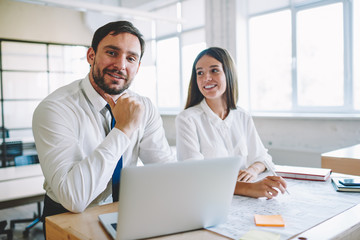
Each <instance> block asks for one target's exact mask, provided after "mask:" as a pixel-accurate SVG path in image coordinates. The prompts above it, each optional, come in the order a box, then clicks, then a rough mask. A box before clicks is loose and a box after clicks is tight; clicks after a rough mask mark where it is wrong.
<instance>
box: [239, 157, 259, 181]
mask: <svg viewBox="0 0 360 240" xmlns="http://www.w3.org/2000/svg"><path fill="white" fill-rule="evenodd" d="M265 169H266V167H265V165H264V164H263V163H262V162H255V163H253V164H252V165H251V166H250V167H248V168H247V169H245V170H240V171H239V174H238V181H240V182H253V181H255V180H256V179H257V177H258V175H259V173H262V172H263V171H264V170H265Z"/></svg>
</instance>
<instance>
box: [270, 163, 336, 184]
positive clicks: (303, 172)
mask: <svg viewBox="0 0 360 240" xmlns="http://www.w3.org/2000/svg"><path fill="white" fill-rule="evenodd" d="M275 169H276V170H275V172H276V173H277V175H279V176H281V177H283V178H292V179H300V180H312V181H326V180H327V179H328V178H329V177H330V175H331V172H332V171H331V169H328V168H313V167H298V166H283V165H276V166H275Z"/></svg>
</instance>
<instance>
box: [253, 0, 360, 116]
mask: <svg viewBox="0 0 360 240" xmlns="http://www.w3.org/2000/svg"><path fill="white" fill-rule="evenodd" d="M261 2H263V1H261V0H257V1H248V3H249V5H248V14H249V15H248V45H249V85H250V109H251V110H252V111H254V112H299V113H300V112H317V113H319V112H322V113H358V112H359V110H360V103H359V102H360V83H359V82H360V80H359V70H358V68H357V67H353V66H358V65H359V58H360V57H359V55H360V51H359V43H358V42H359V27H360V23H359V15H360V12H359V11H360V8H359V1H351V0H323V1H311V0H310V1H304V0H293V1H284V0H276V1H272V2H271V3H269V2H268V3H267V4H261ZM290 3H291V4H290ZM260 5H261V7H260ZM352 49H354V50H352ZM356 49H357V50H356Z"/></svg>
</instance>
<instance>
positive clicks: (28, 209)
mask: <svg viewBox="0 0 360 240" xmlns="http://www.w3.org/2000/svg"><path fill="white" fill-rule="evenodd" d="M36 212H37V205H36V204H35V203H34V204H28V205H23V206H20V207H14V208H7V209H3V210H0V221H3V220H7V226H6V228H5V229H10V220H14V219H25V218H32V217H33V216H34V214H35V213H36ZM28 224H30V222H29V223H17V224H15V229H14V231H13V240H24V239H27V240H30V239H31V240H44V239H45V238H44V235H43V229H42V223H41V222H39V223H38V224H36V225H35V226H34V227H33V228H31V229H30V232H29V236H27V237H24V236H23V231H24V229H25V227H26V226H27V225H28ZM0 240H7V236H6V235H5V234H0Z"/></svg>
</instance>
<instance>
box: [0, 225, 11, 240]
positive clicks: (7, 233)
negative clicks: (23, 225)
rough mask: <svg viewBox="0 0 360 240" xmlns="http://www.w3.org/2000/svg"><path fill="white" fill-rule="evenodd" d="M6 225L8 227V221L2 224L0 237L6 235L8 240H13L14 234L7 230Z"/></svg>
mask: <svg viewBox="0 0 360 240" xmlns="http://www.w3.org/2000/svg"><path fill="white" fill-rule="evenodd" d="M6 225H7V221H6V220H4V221H1V222H0V235H1V234H6V236H7V239H8V240H12V239H13V232H12V231H11V229H7V230H5V227H6Z"/></svg>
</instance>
